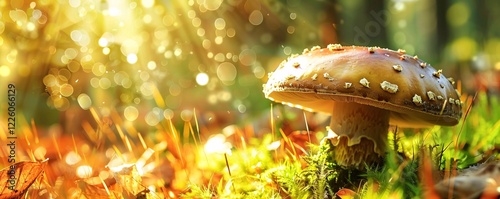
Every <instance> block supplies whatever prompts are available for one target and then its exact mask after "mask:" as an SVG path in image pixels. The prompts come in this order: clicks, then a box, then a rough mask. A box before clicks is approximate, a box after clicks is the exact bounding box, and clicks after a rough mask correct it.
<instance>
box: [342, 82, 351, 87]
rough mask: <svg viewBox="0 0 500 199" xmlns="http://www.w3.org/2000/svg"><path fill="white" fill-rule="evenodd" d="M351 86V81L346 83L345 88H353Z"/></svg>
mask: <svg viewBox="0 0 500 199" xmlns="http://www.w3.org/2000/svg"><path fill="white" fill-rule="evenodd" d="M351 86H352V83H351V82H346V83H344V88H351Z"/></svg>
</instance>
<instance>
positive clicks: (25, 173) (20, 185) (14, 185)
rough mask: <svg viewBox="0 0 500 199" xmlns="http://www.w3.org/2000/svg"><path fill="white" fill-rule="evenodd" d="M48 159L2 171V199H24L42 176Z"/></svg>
mask: <svg viewBox="0 0 500 199" xmlns="http://www.w3.org/2000/svg"><path fill="white" fill-rule="evenodd" d="M47 162H48V159H46V160H44V161H41V162H18V163H15V164H12V165H10V166H8V167H6V168H3V169H2V170H0V184H2V185H3V186H2V187H0V199H4V198H5V199H6V198H22V197H23V195H24V194H25V193H26V191H28V188H29V187H30V186H31V185H32V184H33V182H35V180H36V179H37V178H38V177H39V176H40V175H41V174H42V172H43V170H44V167H45V166H46V165H47Z"/></svg>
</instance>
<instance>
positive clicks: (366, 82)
mask: <svg viewBox="0 0 500 199" xmlns="http://www.w3.org/2000/svg"><path fill="white" fill-rule="evenodd" d="M359 83H360V84H361V85H363V86H364V87H366V88H370V82H369V81H368V80H367V79H366V78H363V79H360V80H359Z"/></svg>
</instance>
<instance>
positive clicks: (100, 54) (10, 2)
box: [0, 0, 500, 139]
mask: <svg viewBox="0 0 500 199" xmlns="http://www.w3.org/2000/svg"><path fill="white" fill-rule="evenodd" d="M330 43H340V44H342V45H366V46H380V47H384V48H391V49H395V50H397V49H404V50H406V52H407V53H408V54H410V55H418V57H419V58H421V59H423V60H426V61H427V62H428V63H431V64H432V65H433V66H434V67H435V68H436V69H443V71H444V74H445V75H446V76H449V77H453V78H455V80H461V81H460V83H459V85H458V86H459V88H460V89H461V90H462V92H466V93H470V94H473V93H474V92H475V91H477V90H485V91H488V92H489V93H491V94H497V93H498V87H499V86H500V80H499V78H500V1H498V0H478V1H473V0H446V1H440V0H373V1H362V0H333V1H326V0H323V1H319V0H317V1H316V0H315V1H300V0H260V1H259V0H179V1H176V0H173V1H172V0H102V1H99V0H92V1H87V0H57V1H52V0H38V1H29V0H7V1H1V2H0V82H1V84H0V94H1V95H2V96H5V94H6V93H7V84H8V83H14V84H15V85H16V88H17V91H18V95H17V110H18V117H19V123H18V124H20V125H23V124H27V125H32V124H36V126H37V127H39V128H40V129H41V132H42V133H41V134H40V135H41V136H48V135H49V134H47V133H46V132H51V134H56V135H61V134H68V133H71V134H75V135H77V134H81V135H89V132H88V131H89V129H95V128H97V127H96V126H98V124H97V123H96V118H93V116H92V114H91V113H92V111H94V113H96V114H97V115H98V116H99V117H100V121H99V122H109V123H113V122H114V123H118V124H120V125H124V126H133V127H134V129H136V130H137V131H138V132H142V133H143V134H144V135H146V136H153V137H154V135H153V134H154V132H155V131H156V129H157V126H158V125H160V124H161V123H162V122H164V121H165V120H166V119H171V121H172V122H173V123H174V124H175V125H176V126H179V127H180V128H183V124H184V123H185V122H191V123H193V122H195V121H194V117H196V122H198V123H199V126H200V131H201V133H202V137H206V136H208V135H209V134H212V133H218V132H220V130H221V129H222V128H223V127H225V126H228V125H231V124H236V125H241V126H245V125H250V126H251V127H252V128H254V131H255V132H256V133H258V132H270V130H269V127H268V125H269V109H270V107H271V102H270V101H269V100H267V99H265V98H264V95H263V94H262V84H263V83H265V81H266V79H267V73H269V72H271V71H273V70H274V69H275V67H277V65H278V64H279V63H280V62H281V61H282V60H284V59H286V57H287V56H289V55H291V54H294V53H301V52H302V51H303V49H304V48H311V47H312V46H315V45H319V46H322V47H326V45H327V44H330ZM0 102H1V103H0V110H1V112H2V113H4V112H5V110H6V108H7V103H6V98H5V97H2V98H1V99H0ZM299 113H300V114H301V113H302V112H299ZM5 117H6V115H5V114H2V115H1V116H0V118H4V119H2V120H1V121H2V122H1V123H2V128H3V129H6V125H5V124H4V121H6V119H5ZM106 118H108V119H106ZM310 120H313V119H310ZM310 122H314V121H310ZM99 125H100V124H99ZM110 126H113V125H111V124H110ZM88 127H92V128H88ZM113 128H114V127H113ZM293 128H296V129H295V130H297V129H304V126H296V127H293ZM127 129H129V128H124V131H127ZM129 133H130V132H129ZM90 137H91V136H90ZM89 139H90V138H89Z"/></svg>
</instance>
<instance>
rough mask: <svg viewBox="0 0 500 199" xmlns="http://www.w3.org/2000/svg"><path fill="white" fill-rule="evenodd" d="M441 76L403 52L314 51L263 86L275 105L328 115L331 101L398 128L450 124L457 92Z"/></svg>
mask: <svg viewBox="0 0 500 199" xmlns="http://www.w3.org/2000/svg"><path fill="white" fill-rule="evenodd" d="M451 82H452V80H448V79H447V78H446V77H445V76H444V75H443V74H442V72H441V70H436V69H434V68H433V67H431V66H430V65H429V64H427V63H426V62H424V61H423V60H421V59H418V58H417V57H416V56H410V55H407V54H405V52H404V51H402V50H399V51H393V50H388V49H381V48H376V47H358V46H348V47H342V46H340V45H338V44H336V45H329V46H328V47H327V48H319V47H314V48H312V49H311V50H307V51H305V52H304V53H303V54H301V55H297V56H291V57H290V58H289V59H288V60H286V61H284V62H282V63H281V64H280V66H279V67H278V68H277V69H276V71H274V72H273V73H272V74H269V80H268V82H267V83H266V84H265V85H264V94H265V96H266V98H269V99H271V100H273V101H276V102H282V103H283V104H287V105H290V106H294V107H298V108H303V109H306V110H309V111H317V112H325V113H329V114H331V113H334V112H335V110H333V104H334V103H335V102H356V103H360V104H365V105H370V106H375V107H379V108H381V109H386V110H390V111H391V116H390V123H391V124H396V125H399V126H401V127H419V126H428V125H433V124H438V125H448V126H450V125H456V124H457V123H458V121H459V119H460V117H461V115H462V102H461V101H460V96H459V93H458V91H457V90H456V89H455V88H454V87H453V85H452V83H451Z"/></svg>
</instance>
